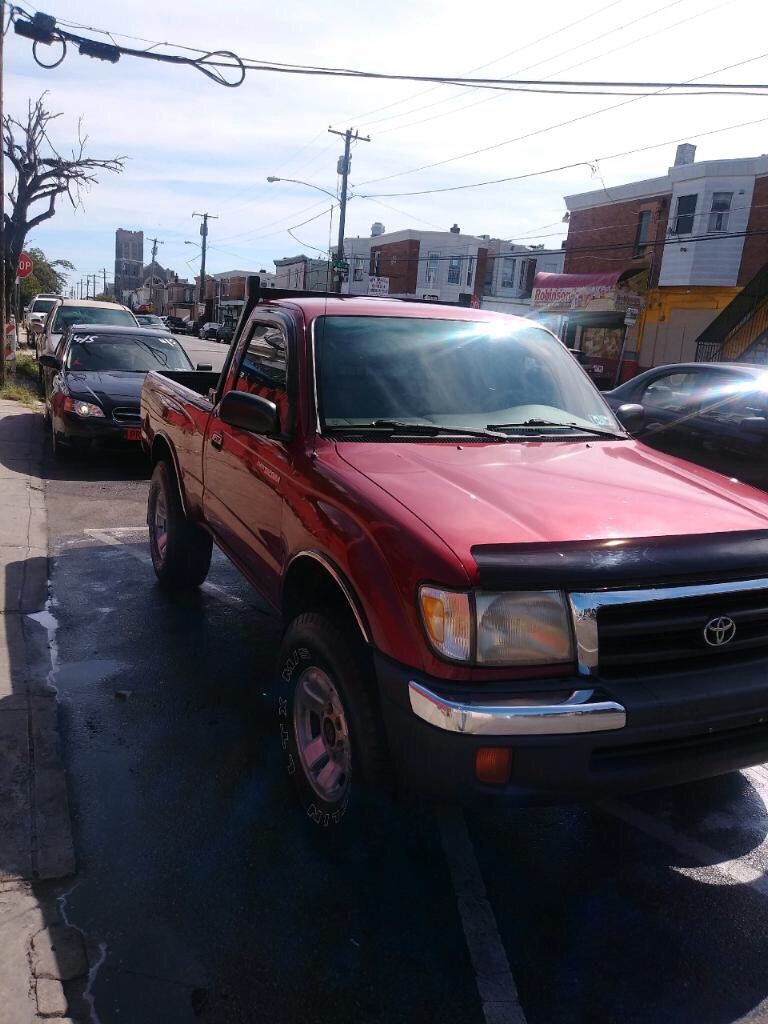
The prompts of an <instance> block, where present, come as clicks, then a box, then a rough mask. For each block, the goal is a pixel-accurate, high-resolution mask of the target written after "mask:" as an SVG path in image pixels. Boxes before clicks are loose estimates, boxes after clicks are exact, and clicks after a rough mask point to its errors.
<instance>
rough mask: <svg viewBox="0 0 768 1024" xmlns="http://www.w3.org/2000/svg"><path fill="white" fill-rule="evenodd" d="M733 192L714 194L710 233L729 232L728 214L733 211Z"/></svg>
mask: <svg viewBox="0 0 768 1024" xmlns="http://www.w3.org/2000/svg"><path fill="white" fill-rule="evenodd" d="M732 199H733V192H713V193H712V210H711V212H710V214H709V225H708V230H709V231H727V230H728V213H729V211H730V209H731V200H732Z"/></svg>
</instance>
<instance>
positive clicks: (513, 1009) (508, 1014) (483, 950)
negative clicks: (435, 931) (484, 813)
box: [438, 808, 525, 1024]
mask: <svg viewBox="0 0 768 1024" xmlns="http://www.w3.org/2000/svg"><path fill="white" fill-rule="evenodd" d="M438 824H439V828H440V838H441V841H442V844H443V851H444V853H445V857H446V860H447V862H448V868H449V870H450V872H451V878H452V880H453V890H454V893H455V895H456V904H457V906H458V910H459V916H460V917H461V925H462V928H463V929H464V938H465V941H466V943H467V950H468V952H469V958H470V960H471V962H472V968H473V970H474V973H475V983H476V984H477V991H478V994H479V995H480V1003H481V1005H482V1010H483V1017H484V1018H485V1022H486V1024H525V1014H524V1013H523V1008H522V1006H521V1005H520V998H519V996H518V994H517V986H516V985H515V979H514V978H513V977H512V971H511V969H510V966H509V960H508V959H507V953H506V950H505V949H504V944H503V943H502V941H501V936H500V935H499V929H498V925H497V924H496V918H495V916H494V913H493V909H492V908H491V904H490V902H489V900H488V895H487V893H486V891H485V883H484V882H483V877H482V874H481V873H480V865H479V864H478V863H477V858H476V857H475V851H474V849H473V847H472V840H471V839H470V838H469V832H468V831H467V823H466V821H465V819H464V814H463V813H462V811H461V810H459V809H457V808H441V809H440V810H439V812H438Z"/></svg>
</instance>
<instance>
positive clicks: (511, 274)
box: [501, 256, 517, 288]
mask: <svg viewBox="0 0 768 1024" xmlns="http://www.w3.org/2000/svg"><path fill="white" fill-rule="evenodd" d="M516 263H517V260H513V259H510V258H509V256H505V257H504V259H503V260H502V261H501V287H502V288H514V287H515V264H516Z"/></svg>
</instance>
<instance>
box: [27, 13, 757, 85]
mask: <svg viewBox="0 0 768 1024" xmlns="http://www.w3.org/2000/svg"><path fill="white" fill-rule="evenodd" d="M11 16H12V19H13V25H14V30H15V32H16V33H17V34H18V35H21V36H24V37H26V38H28V39H32V40H33V47H32V55H33V57H34V58H35V60H36V61H37V63H38V64H40V66H41V67H46V68H49V69H50V68H53V67H58V66H59V65H60V64H61V63H62V61H63V60H64V58H65V57H66V54H67V43H70V44H72V45H76V46H77V47H78V50H79V52H80V53H81V54H82V55H84V56H87V57H93V58H95V59H97V60H104V61H107V62H110V63H117V61H119V60H120V58H121V57H123V56H126V57H136V58H140V59H144V60H153V61H159V62H161V63H167V64H176V65H183V66H187V67H192V68H194V69H195V70H197V71H200V72H201V73H202V74H204V75H206V76H207V77H208V78H210V79H211V80H212V81H214V82H216V83H217V84H219V85H223V86H226V87H228V88H237V87H238V86H240V85H242V83H243V82H244V80H245V77H246V73H247V72H248V71H262V72H270V73H273V74H290V75H309V76H314V77H330V78H359V79H369V80H380V81H387V82H429V83H433V84H440V85H468V86H472V87H473V88H477V89H494V90H501V91H513V92H535V93H543V94H547V93H550V94H561V93H563V92H565V93H571V91H573V93H574V94H581V95H585V94H586V95H590V94H592V93H593V92H599V93H601V94H608V95H612V94H614V93H615V90H627V89H631V90H641V92H647V91H648V90H680V91H681V92H683V93H685V92H686V91H688V90H690V89H691V86H690V83H685V82H630V81H578V80H568V79H558V80H556V81H552V80H549V81H548V80H546V79H533V78H531V79H512V80H510V79H506V78H469V77H464V76H461V75H416V74H394V73H387V72H382V71H363V70H361V69H359V68H333V67H322V66H317V65H296V64H287V63H280V62H274V61H266V60H258V61H254V60H250V59H248V60H244V59H243V58H242V57H240V56H238V54H236V53H235V52H234V51H232V50H210V51H202V50H201V51H192V52H198V53H199V54H200V56H197V57H190V56H186V55H184V54H181V53H161V52H158V50H157V49H156V47H157V46H172V47H174V49H177V50H178V49H185V50H187V51H190V50H191V48H190V47H181V46H178V45H177V44H173V43H153V44H152V46H150V47H149V48H148V49H145V50H139V49H136V48H135V47H128V46H119V45H117V44H116V43H114V42H113V43H102V42H100V41H98V40H95V39H91V38H88V37H86V36H82V35H79V34H77V33H74V32H70V31H69V30H68V29H65V28H63V27H61V24H60V23H57V22H56V19H55V18H53V17H51V16H50V15H47V14H43V13H41V12H37V13H36V14H35V15H34V17H30V16H29V14H28V13H27V12H26V11H24V10H23V9H22V8H21V7H17V6H14V7H12V8H11ZM100 31H101V32H103V33H105V34H107V35H109V36H112V37H114V36H115V35H116V34H117V33H113V32H107V30H104V29H102V30H100ZM39 44H45V45H53V44H58V45H59V46H60V47H61V52H60V55H59V56H58V59H57V60H55V61H53V62H52V63H50V64H46V63H44V62H42V61H41V60H40V59H39V57H38V55H37V49H38V45H39ZM224 72H230V73H232V74H233V75H234V77H233V78H227V77H226V75H225V74H224ZM696 88H697V89H699V90H701V91H703V92H707V93H712V94H717V93H737V94H739V95H744V94H749V92H750V91H754V92H757V93H760V94H763V93H765V92H768V83H766V84H760V83H744V82H739V83H728V82H717V83H710V84H709V85H707V86H706V87H705V88H703V89H702V87H701V86H696ZM619 95H622V93H619ZM670 95H673V93H670Z"/></svg>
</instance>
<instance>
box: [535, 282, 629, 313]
mask: <svg viewBox="0 0 768 1024" xmlns="http://www.w3.org/2000/svg"><path fill="white" fill-rule="evenodd" d="M618 297H619V296H618V294H617V292H616V286H615V285H610V284H589V285H576V286H574V287H570V288H569V287H559V286H555V287H554V288H547V287H544V288H534V289H533V296H532V299H533V305H534V306H539V307H545V308H546V309H558V310H560V309H562V310H570V309H589V308H595V307H596V306H598V305H599V306H600V307H601V308H606V307H607V306H609V307H610V308H615V302H616V300H617V299H618Z"/></svg>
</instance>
